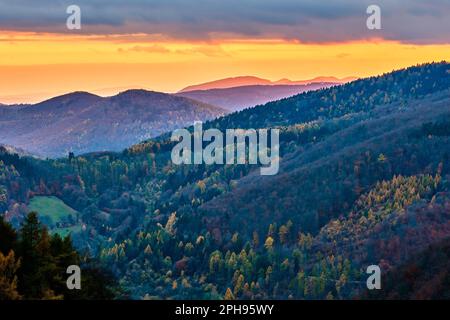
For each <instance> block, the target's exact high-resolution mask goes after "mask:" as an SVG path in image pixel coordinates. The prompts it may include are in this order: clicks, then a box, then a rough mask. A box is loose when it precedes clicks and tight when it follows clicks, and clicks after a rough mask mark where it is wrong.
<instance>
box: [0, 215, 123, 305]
mask: <svg viewBox="0 0 450 320" xmlns="http://www.w3.org/2000/svg"><path fill="white" fill-rule="evenodd" d="M0 235H1V238H0V300H15V299H112V298H114V296H115V292H114V288H113V284H114V281H113V279H112V277H111V276H109V275H107V274H105V273H104V272H103V271H102V270H101V269H100V268H98V267H96V266H94V265H93V262H92V261H88V260H87V259H86V258H83V257H81V256H80V255H79V254H78V252H77V251H76V250H75V249H74V248H73V246H72V241H71V239H70V237H69V236H67V237H65V238H61V237H60V236H59V235H58V234H55V235H50V234H49V233H48V231H47V229H46V227H45V226H42V225H41V223H40V222H39V219H38V215H37V214H36V213H35V212H31V213H30V214H28V216H27V217H26V218H25V220H24V222H23V224H22V227H21V228H20V230H19V232H18V233H16V232H15V231H14V229H13V228H12V227H11V226H10V225H9V224H8V223H6V222H5V221H4V220H3V218H2V217H0ZM70 265H80V266H81V267H82V289H81V290H69V289H68V288H67V286H66V280H67V276H68V275H67V274H66V270H67V267H68V266H70Z"/></svg>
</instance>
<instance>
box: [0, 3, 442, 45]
mask: <svg viewBox="0 0 450 320" xmlns="http://www.w3.org/2000/svg"><path fill="white" fill-rule="evenodd" d="M71 4H76V5H79V6H80V7H81V9H82V30H81V31H79V32H81V33H87V34H108V33H109V34H113V33H114V34H120V33H121V34H126V33H147V34H162V35H164V36H167V37H170V38H184V39H209V38H210V37H211V35H212V34H216V36H217V34H228V35H229V36H252V37H268V36H273V37H282V38H287V39H298V40H300V41H303V42H330V41H333V42H334V41H345V40H358V39H367V38H371V37H374V36H376V37H383V38H386V39H389V40H399V41H404V42H412V43H449V42H450V23H449V17H450V1H449V0H427V1H422V0H327V1H319V0H128V1H121V0H14V1H11V0H0V29H3V30H26V31H42V32H44V31H45V32H56V33H59V32H70V33H73V32H74V31H69V30H66V28H65V21H66V18H67V14H66V8H67V6H68V5H71ZM370 4H377V5H379V6H380V7H381V9H382V27H383V29H382V30H380V31H370V30H368V29H367V28H366V23H365V21H366V18H367V15H366V8H367V6H368V5H370Z"/></svg>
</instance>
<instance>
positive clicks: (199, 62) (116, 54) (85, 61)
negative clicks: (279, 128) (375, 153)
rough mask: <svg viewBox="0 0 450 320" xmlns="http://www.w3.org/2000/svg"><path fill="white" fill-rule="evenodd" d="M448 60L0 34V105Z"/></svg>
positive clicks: (394, 47) (335, 49)
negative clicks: (241, 78) (81, 93)
mask: <svg viewBox="0 0 450 320" xmlns="http://www.w3.org/2000/svg"><path fill="white" fill-rule="evenodd" d="M439 60H450V44H442V45H412V44H402V43H399V42H392V41H391V42H388V41H384V40H370V41H358V42H350V43H335V44H302V43H299V42H296V41H284V40H277V39H267V40H252V39H235V40H233V39H226V40H220V41H217V42H214V41H212V42H186V41H174V40H172V41H168V40H165V39H163V38H158V37H152V38H149V37H148V36H147V35H143V34H134V35H121V36H83V35H78V36H75V35H74V36H68V35H57V34H35V33H17V32H15V33H6V32H0V103H22V102H37V101H41V100H44V99H46V98H49V97H52V96H55V95H58V94H63V93H67V92H71V91H79V90H83V91H90V92H93V93H98V94H100V95H111V94H115V93H117V92H119V91H123V90H125V89H128V88H145V89H150V90H156V91H164V92H175V91H178V90H180V89H182V88H183V87H185V86H188V85H191V84H196V83H201V82H207V81H211V80H216V79H220V78H225V77H230V76H239V75H254V76H259V77H262V78H267V79H270V80H278V79H281V78H289V79H291V80H302V79H308V78H313V77H316V76H328V75H330V76H331V75H332V76H336V77H346V76H357V77H365V76H369V75H376V74H380V73H383V72H387V71H391V70H393V69H398V68H402V67H407V66H410V65H413V64H416V63H423V62H431V61H439Z"/></svg>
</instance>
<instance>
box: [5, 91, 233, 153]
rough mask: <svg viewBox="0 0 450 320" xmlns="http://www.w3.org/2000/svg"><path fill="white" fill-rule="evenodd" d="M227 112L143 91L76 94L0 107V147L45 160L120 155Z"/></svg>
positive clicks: (202, 104)
mask: <svg viewBox="0 0 450 320" xmlns="http://www.w3.org/2000/svg"><path fill="white" fill-rule="evenodd" d="M224 113H225V110H223V109H221V108H218V107H215V106H211V105H208V104H205V103H202V102H199V101H194V100H192V99H188V98H183V97H177V96H173V95H169V94H165V93H159V92H151V91H145V90H128V91H125V92H122V93H120V94H118V95H116V96H112V97H100V96H97V95H93V94H90V93H87V92H74V93H70V94H66V95H63V96H59V97H55V98H52V99H49V100H46V101H43V102H41V103H38V104H34V105H13V106H0V143H3V144H7V145H11V146H14V147H16V148H21V149H24V150H26V151H28V152H31V153H33V154H36V155H39V156H44V157H47V156H48V157H61V156H64V155H67V154H68V152H70V151H71V152H74V153H76V154H80V153H87V152H93V151H105V150H108V151H111V150H113V151H120V150H122V149H124V148H126V147H127V146H129V145H131V144H134V143H137V142H139V141H142V140H145V139H148V138H151V137H156V136H158V135H160V134H162V133H164V132H167V131H170V130H173V129H176V128H179V127H183V126H186V125H189V124H192V123H193V122H194V121H196V120H203V121H204V120H207V119H212V118H215V117H217V116H220V115H222V114H224Z"/></svg>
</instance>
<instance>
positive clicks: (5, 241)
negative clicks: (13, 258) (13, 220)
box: [0, 216, 17, 255]
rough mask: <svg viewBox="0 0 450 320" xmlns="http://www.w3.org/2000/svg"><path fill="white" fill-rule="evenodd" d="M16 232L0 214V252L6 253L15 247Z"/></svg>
mask: <svg viewBox="0 0 450 320" xmlns="http://www.w3.org/2000/svg"><path fill="white" fill-rule="evenodd" d="M16 240H17V234H16V232H15V231H14V229H13V227H12V226H11V225H10V224H9V223H7V222H6V221H4V220H3V216H0V252H1V253H3V254H4V255H7V254H8V253H9V251H11V250H13V249H14V248H15V247H16Z"/></svg>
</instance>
